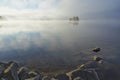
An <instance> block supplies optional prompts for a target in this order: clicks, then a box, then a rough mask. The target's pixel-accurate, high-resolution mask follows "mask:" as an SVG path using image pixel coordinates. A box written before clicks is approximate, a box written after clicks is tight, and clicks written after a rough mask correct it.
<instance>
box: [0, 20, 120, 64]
mask: <svg viewBox="0 0 120 80" xmlns="http://www.w3.org/2000/svg"><path fill="white" fill-rule="evenodd" d="M119 35H120V23H119V21H80V22H68V21H41V22H40V21H25V22H24V21H23V22H3V23H1V24H0V61H10V60H15V61H18V62H21V63H25V64H28V65H34V66H45V65H51V66H65V65H76V64H79V63H80V62H82V61H84V60H90V59H92V56H93V55H99V56H102V57H103V58H105V59H108V60H110V61H112V62H114V63H115V64H120V62H119V61H118V60H119V58H120V36H119ZM94 47H100V48H102V50H101V52H100V53H98V54H96V53H93V52H92V51H91V50H92V48H94Z"/></svg>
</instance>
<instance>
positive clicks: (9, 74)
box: [3, 62, 19, 80]
mask: <svg viewBox="0 0 120 80" xmlns="http://www.w3.org/2000/svg"><path fill="white" fill-rule="evenodd" d="M17 70H18V64H17V63H15V62H10V63H8V67H7V68H6V69H5V70H4V72H3V78H5V79H8V80H19V78H18V74H17Z"/></svg>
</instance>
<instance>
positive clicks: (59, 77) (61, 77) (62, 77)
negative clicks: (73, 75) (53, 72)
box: [55, 74, 69, 80]
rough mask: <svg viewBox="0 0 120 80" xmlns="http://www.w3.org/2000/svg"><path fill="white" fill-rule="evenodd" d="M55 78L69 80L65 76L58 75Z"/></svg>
mask: <svg viewBox="0 0 120 80" xmlns="http://www.w3.org/2000/svg"><path fill="white" fill-rule="evenodd" d="M55 78H56V79H58V80H69V77H68V76H67V75H66V74H59V75H57V76H56V77H55Z"/></svg>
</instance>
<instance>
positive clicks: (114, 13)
mask: <svg viewBox="0 0 120 80" xmlns="http://www.w3.org/2000/svg"><path fill="white" fill-rule="evenodd" d="M119 4H120V0H0V15H2V16H12V17H14V18H16V16H17V17H18V18H48V17H49V18H66V17H71V16H79V17H80V18H81V19H120V15H119V14H120V5H119Z"/></svg>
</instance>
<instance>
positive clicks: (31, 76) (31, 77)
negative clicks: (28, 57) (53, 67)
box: [25, 71, 41, 80]
mask: <svg viewBox="0 0 120 80" xmlns="http://www.w3.org/2000/svg"><path fill="white" fill-rule="evenodd" d="M27 77H28V78H27V79H25V80H41V78H40V75H39V74H38V73H36V72H33V71H31V72H29V73H28V76H27Z"/></svg>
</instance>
